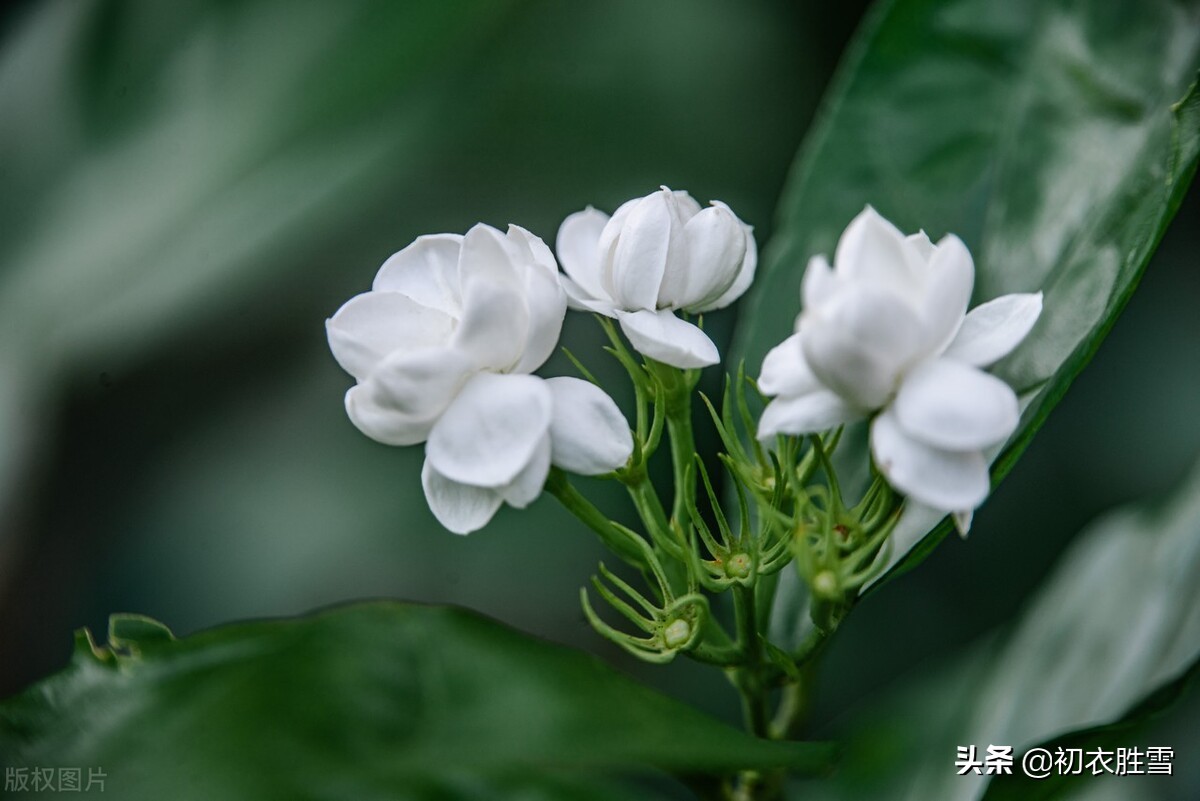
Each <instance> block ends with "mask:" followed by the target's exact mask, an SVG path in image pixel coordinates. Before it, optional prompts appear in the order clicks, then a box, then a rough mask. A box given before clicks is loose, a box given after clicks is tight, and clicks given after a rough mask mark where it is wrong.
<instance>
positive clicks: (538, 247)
mask: <svg viewBox="0 0 1200 801" xmlns="http://www.w3.org/2000/svg"><path fill="white" fill-rule="evenodd" d="M505 238H506V239H507V240H508V241H509V242H510V243H511V244H512V245H513V248H514V249H515V250H516V252H517V257H518V259H519V261H518V263H517V264H518V266H519V267H525V266H532V267H536V268H538V269H537V271H538V272H540V273H544V274H546V275H552V276H557V275H558V262H557V261H555V260H554V254H553V253H552V252H550V247H549V246H548V245H547V244H546V243H545V242H543V241H542V238H541V237H540V236H538V235H537V234H535V233H533V232H531V231H529V230H528V229H525V228H522V227H521V226H519V225H512V224H510V225H509V226H508V233H507V234H505Z"/></svg>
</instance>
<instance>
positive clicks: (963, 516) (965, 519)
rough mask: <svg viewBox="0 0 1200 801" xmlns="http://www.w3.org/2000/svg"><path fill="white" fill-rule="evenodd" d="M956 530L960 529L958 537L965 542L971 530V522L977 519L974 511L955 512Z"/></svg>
mask: <svg viewBox="0 0 1200 801" xmlns="http://www.w3.org/2000/svg"><path fill="white" fill-rule="evenodd" d="M952 516H953V518H954V528H956V529H958V536H960V537H962V538H963V539H964V540H965V539H966V538H967V533H968V532H969V531H970V530H971V521H972V520H973V519H974V518H975V510H974V509H963V510H962V511H958V512H954V513H953V515H952Z"/></svg>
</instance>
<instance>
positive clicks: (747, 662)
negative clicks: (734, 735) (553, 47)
mask: <svg viewBox="0 0 1200 801" xmlns="http://www.w3.org/2000/svg"><path fill="white" fill-rule="evenodd" d="M733 610H734V618H735V620H736V622H737V638H738V648H739V650H740V651H741V654H742V662H741V666H740V667H739V668H738V669H737V673H736V675H735V676H734V685H735V686H736V687H737V689H738V692H739V693H741V696H742V709H743V711H744V712H745V716H746V728H748V729H749V730H750V731H752V732H753V733H754V734H755V736H757V737H766V736H767V735H768V734H769V724H768V721H767V688H766V682H765V681H764V675H763V673H764V671H763V667H764V664H763V647H762V639H761V637H760V636H759V633H758V616H757V615H756V614H755V604H754V590H753V589H750V588H748V587H743V586H742V585H740V584H735V585H734V587H733Z"/></svg>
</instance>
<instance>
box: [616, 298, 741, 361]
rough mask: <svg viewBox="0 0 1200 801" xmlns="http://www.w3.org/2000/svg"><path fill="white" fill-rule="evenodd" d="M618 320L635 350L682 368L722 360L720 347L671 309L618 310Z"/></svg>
mask: <svg viewBox="0 0 1200 801" xmlns="http://www.w3.org/2000/svg"><path fill="white" fill-rule="evenodd" d="M617 319H618V320H620V321H621V330H622V331H624V332H625V336H627V337H629V341H630V343H631V344H632V345H633V348H634V350H636V351H637V352H638V353H641V354H642V355H643V356H649V357H650V358H651V359H655V360H657V361H660V362H662V363H663V364H669V365H671V366H672V367H680V368H683V369H688V368H691V367H707V366H708V365H710V364H716V363H717V362H719V361H721V355H720V354H719V353H717V346H716V345H714V344H713V341H712V340H711V339H709V338H708V335H707V334H705V333H704V332H703V331H701V330H700V329H699V328H697V327H696V326H694V325H692V324H691V323H689V322H685V321H684V320H681V319H679V318H678V317H676V316H675V314H674V313H673V312H672V311H671V310H670V309H661V310H659V311H637V312H623V311H618V312H617Z"/></svg>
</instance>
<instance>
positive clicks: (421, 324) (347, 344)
mask: <svg viewBox="0 0 1200 801" xmlns="http://www.w3.org/2000/svg"><path fill="white" fill-rule="evenodd" d="M453 326H454V321H453V319H451V318H450V317H448V316H447V315H445V314H443V313H442V312H440V311H437V310H436V309H431V308H429V307H428V306H422V305H421V304H420V303H418V302H416V301H415V300H413V299H412V298H410V297H408V296H407V295H403V294H401V293H399V292H364V293H362V294H361V295H355V296H354V297H352V298H350V300H348V301H346V303H345V304H343V306H342V307H341V308H340V309H338V310H337V312H336V313H335V314H334V315H333V317H331V318H329V319H328V320H326V321H325V333H326V335H327V336H328V338H329V349H330V350H331V351H333V357H334V358H335V359H337V362H338V364H340V365H341V367H342V369H343V370H345V371H346V372H347V373H349V374H350V375H352V376H354V377H355V378H357V379H358V380H359V381H362V380H364V379H366V378H367V377H368V376H369V375H370V374H371V371H372V370H374V369H375V367H376V366H377V365H378V364H379V363H380V362H381V361H383V359H385V358H386V357H387V356H388V355H389V354H391V353H393V352H394V351H397V350H416V349H420V348H428V347H433V346H437V345H442V344H445V342H446V341H447V340H448V339H449V338H450V332H451V330H452V329H453Z"/></svg>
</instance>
